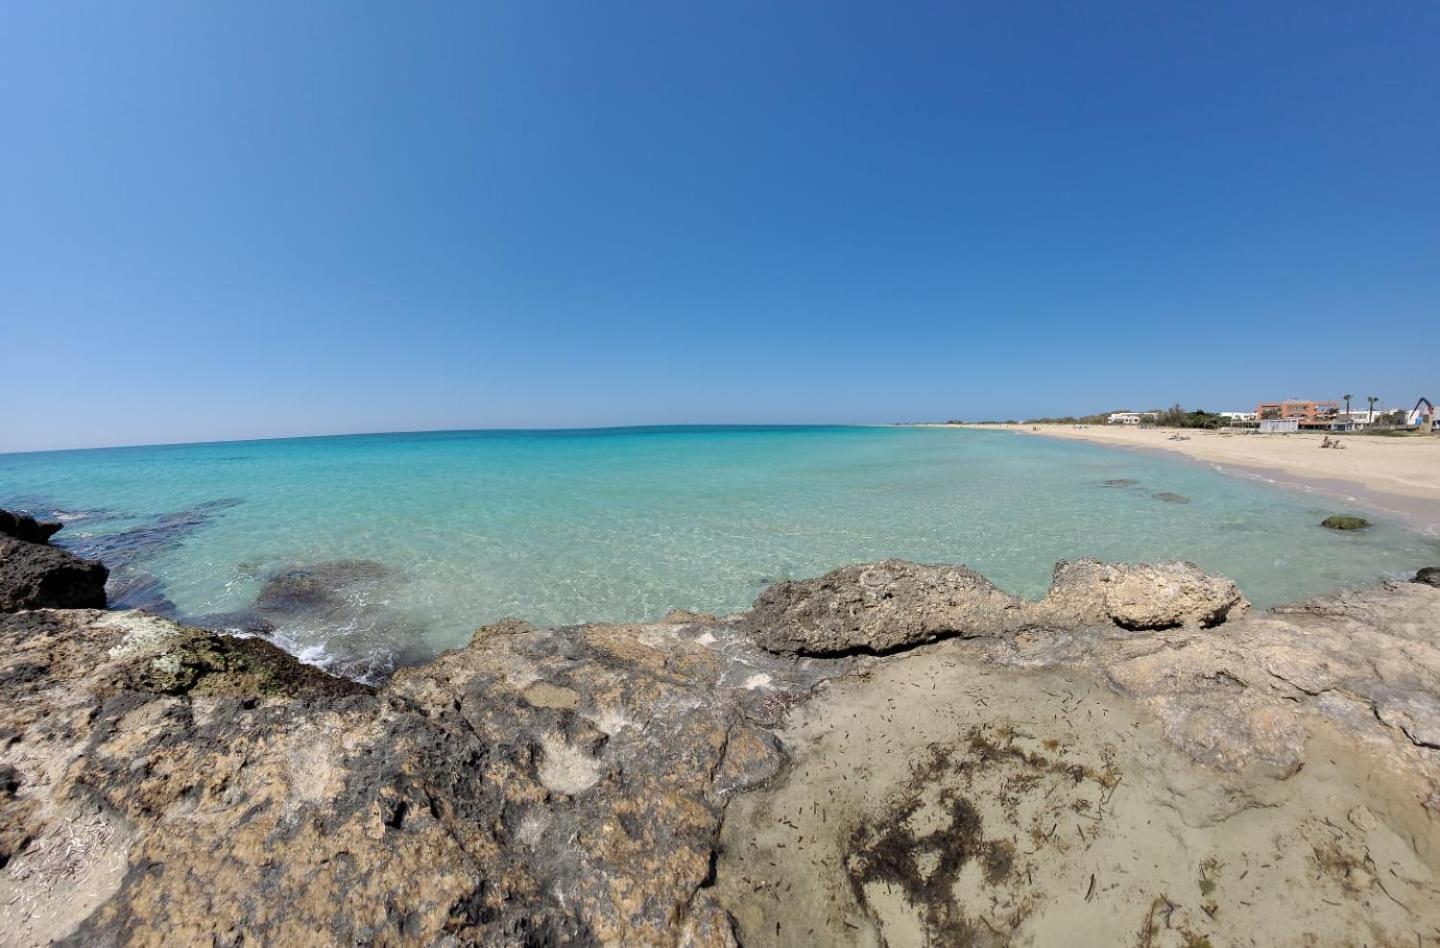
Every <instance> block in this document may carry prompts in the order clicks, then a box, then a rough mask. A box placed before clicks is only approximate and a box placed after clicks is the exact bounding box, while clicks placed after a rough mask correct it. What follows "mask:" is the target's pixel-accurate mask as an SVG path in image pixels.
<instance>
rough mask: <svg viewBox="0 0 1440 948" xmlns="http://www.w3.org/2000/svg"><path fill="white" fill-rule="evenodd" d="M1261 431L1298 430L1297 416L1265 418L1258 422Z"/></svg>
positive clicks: (1298, 420)
mask: <svg viewBox="0 0 1440 948" xmlns="http://www.w3.org/2000/svg"><path fill="white" fill-rule="evenodd" d="M1260 430H1261V431H1266V432H1269V431H1282V432H1283V431H1299V430H1300V419H1299V418H1266V419H1264V420H1263V421H1261V422H1260Z"/></svg>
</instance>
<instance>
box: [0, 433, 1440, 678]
mask: <svg viewBox="0 0 1440 948" xmlns="http://www.w3.org/2000/svg"><path fill="white" fill-rule="evenodd" d="M1107 482H1108V483H1107ZM0 506H6V507H21V508H25V509H30V510H32V511H34V512H37V513H40V514H42V515H53V514H58V515H60V516H61V517H63V518H64V519H66V520H67V524H68V525H67V527H66V529H65V530H64V531H63V532H62V533H61V534H60V535H59V536H58V537H57V541H64V542H65V543H67V544H70V545H72V546H74V547H75V548H77V549H78V550H80V551H81V552H88V553H91V554H98V555H101V556H102V557H104V558H105V559H106V560H107V562H108V563H109V564H110V565H111V566H112V567H113V568H114V569H115V572H116V575H115V577H114V580H115V588H114V594H116V595H118V596H119V597H120V600H121V604H127V603H130V604H134V603H139V604H146V605H151V606H152V607H155V608H160V609H165V610H169V611H172V612H173V613H175V614H177V615H180V616H182V617H191V618H194V617H209V618H208V619H207V620H206V621H209V622H211V623H212V624H217V625H222V626H231V627H236V628H254V629H257V630H264V634H267V635H270V636H272V637H273V638H275V639H276V640H277V641H279V642H281V643H282V644H283V645H285V646H286V647H287V648H290V649H291V650H292V651H295V652H296V653H297V654H301V655H302V656H303V657H305V658H307V659H309V660H312V661H316V662H318V663H321V664H329V665H330V666H331V667H334V668H336V669H337V670H339V671H342V672H345V673H349V674H354V675H361V676H370V677H380V676H383V675H384V674H385V673H386V671H387V670H388V669H389V668H390V666H391V665H393V664H394V663H395V662H396V661H397V660H398V661H412V660H419V659H423V658H424V657H427V656H428V655H430V654H433V653H434V652H435V651H437V650H440V649H444V648H451V647H455V646H458V645H461V644H463V643H464V642H466V641H467V640H468V639H469V636H470V634H471V633H472V631H473V630H474V629H475V628H476V627H477V626H479V625H481V624H483V623H486V622H489V621H492V620H494V619H497V618H500V617H503V616H518V617H521V618H524V619H528V620H530V621H533V622H535V623H537V624H558V623H574V622H581V621H586V620H638V619H653V618H656V617H658V616H660V615H662V614H663V613H664V612H666V611H667V610H668V609H670V608H672V607H684V608H687V609H695V610H701V611H710V612H717V613H725V612H730V611H734V610H738V609H741V608H744V607H745V606H747V605H748V604H749V603H750V602H751V601H752V600H753V599H754V597H755V595H756V594H757V593H758V592H759V591H760V590H761V589H762V588H763V587H765V586H766V585H767V584H769V583H772V582H775V581H776V580H779V579H784V578H795V577H805V576H813V575H816V574H819V573H822V572H824V571H826V570H828V569H831V568H833V567H836V566H839V565H842V564H845V563H850V562H856V561H860V560H872V559H879V558H882V557H890V556H896V557H904V558H907V559H912V560H920V561H928V562H950V563H965V564H968V565H970V566H972V567H974V568H975V569H978V570H979V571H980V572H982V573H984V574H985V575H986V576H988V577H990V578H991V579H992V580H993V581H994V582H996V583H997V584H999V585H1000V586H1002V587H1004V588H1006V589H1009V590H1012V591H1015V592H1018V593H1022V594H1025V595H1029V596H1038V595H1041V594H1042V593H1043V592H1044V590H1045V588H1046V585H1047V582H1048V579H1049V575H1050V570H1051V567H1052V566H1053V565H1054V563H1055V561H1056V560H1058V559H1062V558H1075V557H1084V556H1093V557H1099V558H1103V559H1111V560H1129V561H1139V560H1157V559H1168V558H1174V557H1179V558H1184V559H1189V560H1193V561H1194V562H1196V563H1198V564H1200V565H1201V566H1203V567H1205V568H1207V569H1210V570H1215V571H1218V572H1221V573H1224V574H1226V575H1229V576H1231V577H1233V578H1234V579H1236V580H1237V581H1238V582H1239V583H1240V585H1241V587H1242V588H1243V589H1244V591H1245V593H1246V594H1247V595H1248V596H1249V597H1250V598H1251V599H1252V600H1254V601H1255V602H1256V603H1258V604H1261V605H1269V604H1274V603H1276V602H1278V601H1282V600H1288V599H1295V598H1299V597H1303V596H1307V595H1310V594H1314V593H1319V592H1323V591H1327V590H1330V589H1333V588H1335V587H1337V586H1342V585H1347V584H1361V583H1369V582H1372V581H1374V580H1376V579H1378V578H1380V577H1382V576H1387V575H1399V574H1408V573H1409V572H1412V571H1413V570H1414V569H1415V568H1416V567H1417V566H1420V565H1426V564H1430V563H1435V562H1437V561H1440V546H1437V542H1436V540H1435V539H1433V538H1430V537H1426V536H1422V535H1420V534H1418V533H1415V532H1412V531H1410V530H1408V529H1406V528H1405V527H1403V526H1401V525H1400V524H1397V523H1390V522H1381V523H1379V524H1378V525H1377V526H1376V527H1375V528H1374V529H1373V530H1370V531H1366V532H1364V533H1360V534H1337V533H1333V532H1330V531H1328V530H1325V529H1323V528H1321V527H1319V526H1318V523H1319V521H1320V520H1321V519H1322V518H1323V517H1324V516H1325V515H1326V514H1328V513H1334V512H1338V511H1340V510H1342V509H1343V505H1339V504H1336V503H1334V502H1327V501H1324V500H1322V499H1320V498H1316V497H1312V496H1309V495H1306V494H1303V493H1298V492H1294V491H1290V490H1286V489H1283V488H1278V487H1272V486H1268V485H1265V484H1263V483H1258V482H1251V481H1247V480H1243V479H1238V478H1233V477H1229V476H1226V475H1223V474H1220V473H1217V472H1215V471H1213V470H1211V469H1209V468H1207V467H1205V466H1202V465H1198V464H1194V463H1191V462H1188V461H1182V460H1176V459H1170V458H1165V457H1155V456H1149V455H1144V454H1139V453H1132V452H1127V451H1120V450H1114V449H1109V448H1102V447H1096V446H1093V445H1088V444H1083V443H1077V442H1069V441H1059V440H1050V439H1043V438H1026V437H1016V436H1014V435H1012V434H1007V433H1003V432H984V431H967V430H947V429H919V428H848V427H798V428H789V427H779V428H754V427H736V428H713V427H702V428H628V429H610V430H585V431H461V432H439V433H417V434H388V435H364V436H353V437H352V436H346V437H326V438H301V439H290V440H273V441H252V442H229V443H219V444H200V445H182V446H165V447H137V448H116V449H106V450H87V451H64V452H45V453H35V454H11V455H0ZM277 576H278V577H281V580H282V581H281V582H280V584H279V585H278V586H275V585H273V584H272V586H271V588H270V595H269V596H268V599H269V601H268V602H264V603H262V604H261V605H262V609H261V612H262V613H263V614H264V622H258V621H255V620H254V619H253V613H254V609H255V606H256V597H257V595H260V594H261V592H262V590H263V589H265V588H266V583H267V580H271V579H273V578H275V577H277Z"/></svg>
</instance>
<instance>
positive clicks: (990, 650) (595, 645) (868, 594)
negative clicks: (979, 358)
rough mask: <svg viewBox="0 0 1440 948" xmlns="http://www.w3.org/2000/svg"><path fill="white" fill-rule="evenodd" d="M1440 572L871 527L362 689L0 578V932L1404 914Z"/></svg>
mask: <svg viewBox="0 0 1440 948" xmlns="http://www.w3.org/2000/svg"><path fill="white" fill-rule="evenodd" d="M1437 607H1440V589H1436V588H1434V587H1431V586H1429V585H1425V584H1420V583H1404V584H1393V585H1387V586H1382V587H1376V588H1374V589H1370V590H1364V591H1359V592H1348V593H1342V594H1337V595H1334V596H1329V597H1323V598H1321V599H1317V600H1312V601H1309V602H1306V603H1300V604H1297V605H1294V606H1289V607H1284V608H1280V609H1276V610H1272V611H1271V612H1268V613H1264V614H1261V615H1240V613H1241V612H1242V611H1243V609H1244V601H1243V599H1241V598H1240V597H1239V594H1238V591H1236V590H1235V589H1234V587H1233V584H1229V583H1228V582H1227V581H1223V580H1218V579H1215V578H1213V577H1206V576H1204V575H1203V574H1200V573H1199V572H1198V571H1197V570H1195V569H1194V568H1193V567H1188V566H1184V565H1183V564H1165V565H1162V566H1160V567H1116V566H1109V565H1106V564H1099V563H1091V562H1081V563H1072V564H1060V566H1059V567H1057V570H1056V577H1055V582H1054V584H1053V586H1052V589H1051V591H1050V593H1049V594H1048V595H1047V596H1046V597H1045V598H1044V599H1043V600H1041V601H1040V602H1039V603H1034V602H1028V601H1025V600H1021V599H1018V598H1016V597H1012V596H1009V595H1008V594H1006V593H1004V592H1002V591H1000V590H998V589H996V588H995V587H994V586H991V585H990V584H989V583H988V582H986V581H985V580H984V579H983V578H982V577H979V576H977V575H976V574H974V573H972V572H970V571H968V570H964V569H962V568H959V567H923V566H916V565H914V564H907V563H899V562H897V561H887V562H884V563H879V564H871V565H868V566H861V567H852V568H849V569H848V570H842V571H837V573H832V574H830V576H827V577H823V578H821V579H820V580H813V581H809V582H807V583H787V584H781V586H779V587H776V588H775V589H772V590H770V591H769V592H767V593H766V594H765V595H764V596H762V597H761V601H760V603H759V604H758V605H757V609H756V611H755V612H754V613H751V614H749V615H747V616H742V617H733V618H729V619H717V618H714V617H710V616H703V615H698V614H689V613H675V614H672V615H670V616H668V617H667V618H666V620H665V621H662V622H659V623H654V624H641V625H586V626H577V627H573V628H562V629H541V628H536V627H534V626H531V625H529V624H527V623H523V622H518V621H514V620H508V621H505V622H501V623H496V624H495V625H493V626H488V627H486V628H483V629H480V630H478V631H477V632H476V633H475V635H474V638H473V639H472V641H471V642H470V644H469V645H468V646H467V647H465V648H461V649H457V650H455V651H452V652H448V653H445V654H443V655H441V656H439V657H438V658H436V659H434V660H433V661H431V662H429V663H427V664H424V665H420V666H417V667H413V668H405V669H402V670H400V671H399V672H398V673H397V674H396V675H395V676H394V678H393V679H392V680H391V681H390V682H389V683H388V684H386V685H385V686H384V687H379V688H374V687H368V686H365V685H360V684H357V683H354V682H350V681H345V680H342V679H337V678H334V677H331V676H330V675H327V674H325V673H323V672H321V671H319V670H317V669H314V668H310V667H308V666H305V665H302V664H300V663H299V662H297V661H296V660H294V659H293V658H292V657H291V656H289V655H287V654H285V653H283V652H281V651H279V650H278V649H275V648H273V647H271V646H270V645H268V644H266V643H264V642H262V641H259V640H257V639H234V638H228V637H225V636H219V635H215V634H212V633H209V632H204V631H200V630H195V629H189V628H186V627H184V626H180V625H177V624H175V623H173V622H169V621H166V620H163V619H158V618H155V617H153V616H147V615H144V614H141V613H130V612H120V613H107V612H101V611H90V610H71V611H53V610H41V611H31V612H21V613H14V614H9V615H4V616H0V891H5V892H6V893H7V896H8V898H6V899H0V944H4V945H9V944H23V945H30V944H45V943H48V942H50V941H51V940H59V941H62V942H68V943H72V944H101V945H106V944H151V943H153V944H161V943H163V944H192V943H212V944H237V943H240V942H242V941H243V942H246V943H269V944H290V943H303V944H356V943H366V944H369V943H418V944H447V945H454V944H485V945H530V944H537V943H542V944H595V943H599V944H613V945H630V944H647V945H648V944H654V945H682V944H683V945H702V946H703V945H733V944H735V943H736V941H737V938H738V939H739V940H741V941H743V943H744V944H746V945H764V944H786V945H789V944H800V943H825V944H876V943H879V941H880V940H881V939H884V940H885V941H887V942H888V943H889V944H891V945H906V944H922V943H930V944H937V943H945V940H946V939H947V938H950V939H952V940H953V938H954V937H956V936H957V933H958V934H963V935H965V936H966V937H967V938H969V940H970V942H971V943H987V941H995V942H996V943H1000V942H1003V941H1006V940H1012V941H1017V942H1022V943H1023V942H1030V943H1038V944H1049V943H1061V942H1063V941H1064V940H1065V939H1067V938H1068V939H1070V940H1071V941H1074V942H1075V943H1094V944H1111V943H1136V942H1137V940H1139V941H1140V943H1145V944H1155V945H1160V944H1171V943H1174V944H1186V943H1190V944H1198V943H1203V939H1210V940H1211V942H1212V943H1215V944H1219V943H1222V942H1223V943H1228V942H1231V941H1243V940H1245V939H1258V940H1260V941H1264V942H1266V943H1286V942H1287V941H1288V942H1294V943H1304V941H1305V940H1306V939H1307V938H1308V939H1310V940H1311V941H1313V942H1315V943H1325V942H1326V941H1327V939H1328V940H1338V941H1345V940H1348V941H1351V942H1353V943H1371V944H1387V943H1397V944H1403V943H1411V942H1413V941H1414V938H1413V936H1414V933H1416V932H1419V933H1425V932H1430V931H1433V930H1434V929H1435V928H1436V927H1437V926H1440V910H1437V909H1436V908H1435V906H1437V905H1440V885H1437V882H1436V873H1437V869H1440V830H1436V829H1435V826H1436V825H1440V824H1437V823H1436V820H1435V818H1434V816H1435V813H1436V810H1437V808H1440V750H1437V745H1440V700H1437V696H1440V608H1437ZM772 622H774V623H778V625H777V626H776V628H773V629H772V628H771V626H770V624H771V623H772ZM1207 625H1208V626H1209V627H1206V626H1207ZM1151 627H1154V628H1155V629H1159V630H1160V631H1154V630H1151ZM815 628H820V629H822V630H824V632H825V635H826V636H828V638H815V636H816V635H817V634H818V633H814V632H813V631H810V630H813V629H815ZM977 630H978V631H977ZM752 635H753V638H752ZM940 638H948V640H947V641H943V642H935V643H934V644H930V645H927V646H925V647H915V644H916V643H925V642H927V641H931V640H934V639H940ZM757 641H759V642H764V643H765V644H766V645H767V646H773V645H774V643H775V642H777V641H778V642H789V643H798V644H799V645H800V646H801V647H794V646H789V647H787V654H776V653H775V652H772V651H769V650H767V649H763V648H761V647H759V645H757ZM810 642H834V643H839V642H844V643H847V644H844V645H840V646H836V647H835V650H836V651H847V650H848V651H852V652H859V653H860V654H853V655H849V656H846V657H842V658H816V657H805V656H797V655H795V654H793V653H794V652H799V651H804V650H805V649H806V648H808V647H809V645H807V643H810ZM856 643H861V645H859V646H858V647H857V645H856ZM827 647H828V646H827ZM866 649H869V650H871V651H876V652H879V651H887V652H889V653H890V654H889V655H886V656H877V655H871V654H866V653H865V652H866ZM276 893H283V897H279V898H277V897H276Z"/></svg>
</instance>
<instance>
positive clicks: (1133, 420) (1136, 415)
mask: <svg viewBox="0 0 1440 948" xmlns="http://www.w3.org/2000/svg"><path fill="white" fill-rule="evenodd" d="M1154 420H1155V412H1153V411H1113V412H1111V413H1110V417H1109V418H1107V419H1105V423H1106V424H1107V425H1138V424H1140V423H1141V422H1143V421H1154Z"/></svg>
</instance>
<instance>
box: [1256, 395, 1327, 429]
mask: <svg viewBox="0 0 1440 948" xmlns="http://www.w3.org/2000/svg"><path fill="white" fill-rule="evenodd" d="M1339 414H1340V404H1339V403H1338V402H1302V401H1288V402H1261V403H1260V404H1259V405H1256V406H1255V417H1256V418H1258V419H1259V420H1260V421H1295V422H1299V427H1301V428H1330V427H1333V426H1334V424H1335V422H1336V421H1337V420H1338V419H1337V417H1336V416H1337V415H1339Z"/></svg>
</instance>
